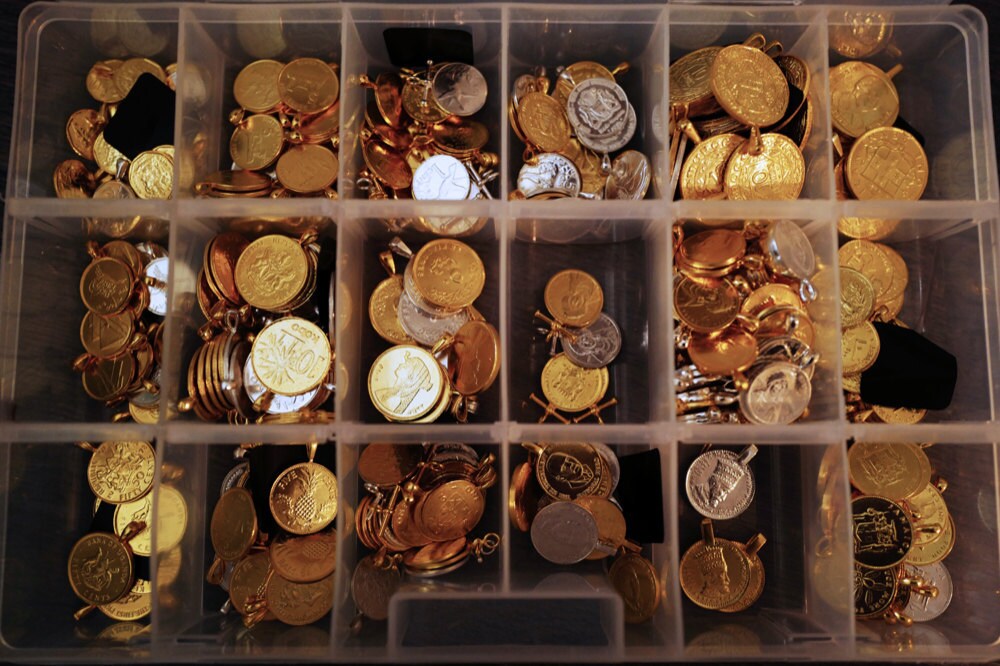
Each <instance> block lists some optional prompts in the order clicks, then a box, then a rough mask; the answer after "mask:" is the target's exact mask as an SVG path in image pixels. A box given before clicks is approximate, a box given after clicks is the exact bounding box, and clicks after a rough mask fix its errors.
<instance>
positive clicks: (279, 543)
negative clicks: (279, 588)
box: [268, 530, 337, 583]
mask: <svg viewBox="0 0 1000 666" xmlns="http://www.w3.org/2000/svg"><path fill="white" fill-rule="evenodd" d="M268 557H269V558H270V561H271V566H272V567H274V571H275V573H276V574H278V575H279V576H281V577H282V578H284V579H285V580H287V581H290V582H292V583H314V582H316V581H318V580H322V579H324V578H326V577H327V576H329V575H330V574H332V573H333V571H334V569H335V568H336V566H337V532H336V531H335V530H330V531H327V532H320V533H318V534H310V535H306V536H289V535H287V534H280V535H278V536H276V537H275V538H274V540H273V541H272V542H271V545H270V546H269V547H268Z"/></svg>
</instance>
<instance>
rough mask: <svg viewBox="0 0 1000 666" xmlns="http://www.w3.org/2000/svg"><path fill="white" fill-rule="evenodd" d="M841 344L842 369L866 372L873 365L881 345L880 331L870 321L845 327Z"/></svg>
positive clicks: (847, 372) (845, 371)
mask: <svg viewBox="0 0 1000 666" xmlns="http://www.w3.org/2000/svg"><path fill="white" fill-rule="evenodd" d="M840 344H841V371H842V372H843V373H844V374H853V373H856V372H864V371H865V370H867V369H868V368H870V367H872V365H874V364H875V359H877V358H878V353H879V349H880V347H881V345H880V343H879V338H878V332H877V331H876V330H875V327H874V326H873V325H872V323H871V322H868V321H866V322H863V323H861V324H858V325H857V326H851V327H850V328H847V329H844V333H843V337H842V338H841V342H840Z"/></svg>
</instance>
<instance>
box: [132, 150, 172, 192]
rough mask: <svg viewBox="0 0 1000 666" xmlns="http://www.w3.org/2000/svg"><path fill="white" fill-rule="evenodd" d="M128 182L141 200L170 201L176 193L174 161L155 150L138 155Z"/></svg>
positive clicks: (133, 162)
mask: <svg viewBox="0 0 1000 666" xmlns="http://www.w3.org/2000/svg"><path fill="white" fill-rule="evenodd" d="M128 182H129V185H131V186H132V190H133V191H134V192H135V194H136V196H137V197H139V198H140V199H169V198H170V195H171V194H172V193H173V191H174V161H173V160H172V159H170V158H169V157H167V156H166V155H164V154H163V153H159V152H157V151H155V150H147V151H145V152H142V153H139V154H138V155H136V157H135V159H134V160H132V164H131V165H130V166H129V168H128Z"/></svg>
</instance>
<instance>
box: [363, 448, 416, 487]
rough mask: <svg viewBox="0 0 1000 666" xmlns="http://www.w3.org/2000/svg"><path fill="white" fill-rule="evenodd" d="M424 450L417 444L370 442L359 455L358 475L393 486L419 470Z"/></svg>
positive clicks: (377, 482)
mask: <svg viewBox="0 0 1000 666" xmlns="http://www.w3.org/2000/svg"><path fill="white" fill-rule="evenodd" d="M423 459H424V450H423V448H422V447H421V446H419V445H416V444H411V445H407V444H369V445H368V446H366V447H365V448H364V449H363V450H362V451H361V455H360V456H359V457H358V475H359V476H360V477H361V479H362V480H363V481H364V482H365V483H370V484H372V485H375V486H378V487H380V488H392V487H393V486H396V485H399V484H401V483H403V481H405V480H406V479H407V478H408V477H409V476H410V475H411V474H413V473H414V472H415V471H416V470H417V466H418V465H419V464H420V462H421V461H422V460H423Z"/></svg>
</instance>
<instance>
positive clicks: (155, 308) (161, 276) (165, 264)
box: [143, 257, 170, 317]
mask: <svg viewBox="0 0 1000 666" xmlns="http://www.w3.org/2000/svg"><path fill="white" fill-rule="evenodd" d="M169 273H170V259H168V258H167V257H159V258H157V259H153V260H152V261H151V262H149V263H148V264H146V270H145V271H144V273H143V274H144V275H145V276H146V277H147V278H152V280H151V282H152V284H147V285H146V287H147V288H148V289H149V305H147V306H146V309H147V310H149V311H150V312H152V313H153V314H155V315H159V316H161V317H163V316H166V314H167V278H168V276H169Z"/></svg>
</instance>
